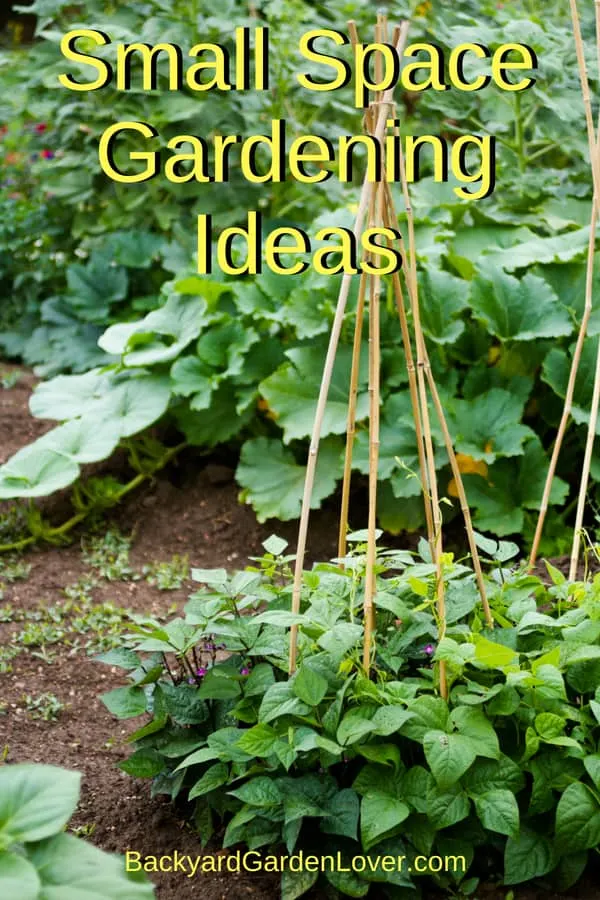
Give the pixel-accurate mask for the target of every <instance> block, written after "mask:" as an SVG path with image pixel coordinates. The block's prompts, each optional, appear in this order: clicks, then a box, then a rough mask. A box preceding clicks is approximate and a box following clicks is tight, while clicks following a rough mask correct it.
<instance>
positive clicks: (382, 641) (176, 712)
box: [100, 533, 600, 896]
mask: <svg viewBox="0 0 600 900" xmlns="http://www.w3.org/2000/svg"><path fill="white" fill-rule="evenodd" d="M351 538H352V540H351V543H352V546H353V547H354V548H355V549H354V550H353V552H352V553H351V554H349V555H348V556H347V557H346V558H345V559H344V560H343V561H340V560H337V561H334V562H333V563H331V564H323V563H321V564H316V565H315V566H314V567H313V568H312V570H310V571H305V572H304V573H303V580H302V594H301V607H300V612H299V614H297V615H296V614H292V613H290V611H289V609H290V599H291V582H292V576H291V571H290V566H289V564H290V562H291V561H292V560H293V557H292V556H289V555H286V553H285V551H286V544H285V542H284V541H280V540H279V539H277V538H274V537H272V538H270V539H269V541H267V542H265V545H264V546H265V553H264V555H263V557H262V558H260V559H258V560H256V562H257V565H256V566H254V567H250V568H248V569H246V570H245V571H243V572H238V573H237V574H235V575H232V576H229V575H228V574H227V572H225V571H224V570H222V569H212V570H198V569H195V570H192V573H191V574H192V578H193V579H194V580H195V581H197V582H199V583H200V584H202V585H203V587H202V588H201V589H200V590H198V591H197V592H196V593H194V594H192V595H191V597H190V599H189V602H188V604H187V606H186V607H185V609H184V612H183V615H181V616H179V617H177V618H175V619H172V620H170V621H167V622H161V621H159V620H156V619H154V618H150V617H144V616H134V617H133V618H134V624H133V625H132V628H131V631H130V635H129V637H128V638H126V640H125V643H124V645H123V647H122V648H120V649H118V650H114V651H111V652H109V653H107V654H105V655H103V656H101V657H100V660H101V661H103V662H105V663H106V664H109V665H112V666H114V665H117V666H120V667H121V668H123V669H124V670H126V671H127V676H128V679H129V685H127V686H124V687H121V688H117V689H115V690H113V691H111V692H110V693H109V694H107V695H105V696H104V697H103V698H102V699H103V702H104V703H105V704H106V706H107V707H108V709H109V710H110V711H111V712H113V713H114V714H115V715H116V716H118V717H120V718H128V717H138V716H141V715H142V714H144V713H146V714H147V718H146V719H145V720H144V719H142V720H141V722H140V725H139V727H138V730H137V731H136V732H135V733H134V734H133V735H132V737H131V740H132V743H133V753H132V754H131V756H130V757H129V759H128V760H126V761H125V762H123V763H121V764H120V766H121V768H122V769H124V771H126V772H128V773H129V774H131V775H133V776H135V777H145V778H150V779H152V790H153V792H154V793H156V794H158V793H161V794H167V795H168V796H170V797H171V798H172V799H174V800H175V799H177V801H178V803H179V804H180V807H181V808H182V809H186V810H187V813H188V816H189V818H190V820H193V822H194V823H195V825H196V828H197V830H198V832H199V835H200V838H201V841H202V844H203V845H204V844H206V842H207V841H209V840H210V839H211V838H212V837H213V836H215V835H216V834H220V835H221V836H222V838H221V839H222V841H223V846H224V847H230V846H233V845H235V844H244V845H246V846H247V847H249V848H251V849H257V848H258V849H260V848H264V849H265V850H266V851H267V850H269V849H272V850H274V849H275V848H277V847H278V846H280V845H285V847H286V849H287V852H288V853H293V852H296V851H299V850H302V851H303V852H304V854H305V855H306V854H315V855H317V856H323V855H327V854H331V855H333V856H334V858H337V857H336V854H337V853H341V855H342V857H343V858H344V859H345V858H351V857H352V856H356V855H360V854H366V855H367V856H368V857H369V858H370V859H371V860H372V863H373V865H376V863H375V861H376V859H377V858H378V857H379V858H381V856H382V855H384V854H385V853H386V852H388V847H390V846H393V848H394V849H393V853H394V855H397V854H398V852H399V848H402V853H403V854H405V855H406V856H407V858H408V859H409V860H413V859H414V858H415V857H416V856H417V855H424V856H432V855H440V856H443V855H444V854H445V853H449V852H450V848H453V850H452V852H453V853H454V852H455V853H458V854H460V855H461V858H462V859H463V860H464V864H463V865H462V867H460V866H457V869H456V871H448V872H443V873H434V872H429V873H427V877H428V878H433V879H434V880H435V882H436V883H437V885H438V887H440V888H442V889H443V890H446V892H447V893H448V894H449V895H450V894H453V892H456V893H459V892H460V891H462V892H464V893H465V894H466V893H467V890H468V886H469V885H471V886H473V885H474V886H476V884H477V879H478V877H480V876H481V875H484V874H485V869H484V867H483V866H482V860H483V859H484V858H485V859H486V860H487V861H488V862H487V863H486V865H492V866H493V867H494V871H495V872H503V873H504V874H503V880H504V884H506V885H513V884H520V883H522V882H525V881H529V880H531V879H534V878H540V877H542V876H544V875H547V874H549V873H552V878H553V879H555V878H556V879H559V881H560V883H561V885H564V886H568V885H570V884H572V883H574V882H575V881H576V880H577V879H578V878H579V876H580V875H581V873H582V871H583V869H584V868H585V865H586V860H587V856H588V851H589V850H591V849H596V848H597V847H598V845H599V844H600V804H599V802H598V794H597V790H598V784H599V780H600V745H599V742H600V689H598V687H597V663H598V659H599V658H600V630H599V629H598V627H597V621H598V614H599V610H600V579H599V578H595V579H594V580H593V581H591V582H576V583H569V582H567V581H566V580H565V579H564V578H563V577H562V576H560V577H559V575H560V573H556V574H555V577H554V584H553V585H552V586H551V587H547V586H546V585H544V583H543V582H542V581H541V580H540V579H539V578H537V577H534V576H531V575H528V574H527V572H526V571H525V568H524V567H518V566H516V565H515V564H514V563H513V565H512V567H511V568H509V561H510V560H512V559H514V556H515V554H516V553H517V552H518V551H517V549H516V547H515V545H514V544H512V543H510V542H506V541H495V540H492V539H489V538H484V537H483V536H478V543H480V544H481V549H482V551H483V553H484V554H485V556H486V557H487V558H488V565H491V568H490V572H489V574H488V575H486V577H485V582H486V589H487V593H488V597H489V600H490V604H491V608H492V613H493V616H494V619H495V622H496V623H497V624H496V627H495V628H494V629H493V630H491V629H489V628H487V627H486V624H485V619H484V617H483V614H482V611H481V607H480V604H479V601H478V595H477V591H476V589H475V585H474V575H473V572H472V570H471V569H470V568H469V567H468V566H466V565H463V564H461V563H458V562H455V561H454V560H453V559H452V558H451V556H448V557H447V558H446V561H445V563H444V573H443V577H444V580H445V582H446V592H447V600H448V627H447V630H446V634H445V636H444V638H443V639H442V640H440V637H439V624H438V621H437V618H436V605H435V594H436V585H435V566H433V565H432V564H431V563H430V562H429V557H428V554H427V553H425V558H419V557H418V556H416V555H415V554H411V553H408V552H406V551H392V550H390V551H386V550H383V549H382V550H380V552H379V555H378V559H377V572H378V576H377V592H376V597H375V602H376V604H377V609H378V612H377V631H376V635H375V638H374V644H373V659H374V664H373V670H372V672H371V673H370V677H367V676H366V674H365V672H364V670H363V668H362V640H363V626H362V603H363V597H364V583H365V582H364V579H365V565H366V555H365V553H366V547H365V545H364V544H362V543H361V541H362V540H363V539H364V535H362V536H361V534H360V533H357V534H356V535H352V536H351ZM340 562H343V567H342V566H341V565H340ZM498 566H499V567H501V568H500V571H499V570H498ZM542 609H543V610H544V612H542V611H541V610H542ZM292 625H296V626H297V627H298V634H297V637H298V663H297V668H296V671H295V673H294V674H293V675H292V676H291V677H288V674H287V672H288V668H287V667H288V653H289V642H290V634H289V629H290V627H291V626H292ZM441 660H444V661H445V663H446V670H447V676H448V686H449V698H448V700H445V699H443V698H442V697H441V696H440V694H439V678H438V676H439V664H440V661H441ZM223 827H224V829H225V830H224V832H223V831H222V830H221V829H222V828H223ZM289 877H290V873H289V872H286V873H285V874H284V875H283V876H282V890H287V887H286V884H287V879H288V878H289ZM321 878H322V879H323V880H324V881H329V882H330V883H331V884H332V885H333V886H334V887H336V888H337V890H339V892H340V893H341V894H342V895H343V896H365V895H367V893H368V892H369V888H370V885H371V881H372V880H373V879H374V880H376V881H377V882H383V883H385V884H387V885H388V886H391V885H394V884H398V885H399V884H400V883H402V885H403V886H404V887H408V888H412V889H413V890H415V889H418V888H419V887H420V886H421V885H420V882H421V881H422V879H421V878H420V876H419V875H418V874H417V870H416V869H415V867H413V868H412V872H410V873H409V872H407V871H406V870H403V871H402V872H396V871H394V872H390V871H389V870H388V871H379V872H378V873H377V876H376V878H375V876H373V875H372V873H371V874H368V870H366V871H363V872H359V871H355V872H353V873H352V878H351V879H349V880H345V879H344V877H343V875H342V873H341V872H339V871H338V872H329V871H328V869H327V867H325V871H324V872H323V873H322V875H321ZM314 880H315V879H312V880H310V883H309V882H308V881H307V882H306V883H304V882H302V883H300V882H298V884H297V885H296V891H297V892H296V893H295V894H294V896H301V895H302V894H303V893H305V892H306V891H307V890H308V889H309V888H310V887H311V886H312V884H313V883H314Z"/></svg>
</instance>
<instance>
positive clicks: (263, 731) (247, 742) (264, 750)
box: [237, 722, 278, 756]
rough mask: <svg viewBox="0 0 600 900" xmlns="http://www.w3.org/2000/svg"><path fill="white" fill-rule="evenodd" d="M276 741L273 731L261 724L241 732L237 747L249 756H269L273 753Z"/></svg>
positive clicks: (268, 726) (275, 733) (275, 734)
mask: <svg viewBox="0 0 600 900" xmlns="http://www.w3.org/2000/svg"><path fill="white" fill-rule="evenodd" d="M277 740H278V736H277V732H276V731H275V729H274V728H272V727H271V726H270V725H266V724H265V723H264V722H261V723H260V724H259V725H253V726H252V728H248V729H247V730H246V731H243V732H242V734H241V737H240V738H239V740H238V741H237V746H238V747H240V748H241V749H242V750H244V752H245V753H248V754H249V755H250V756H270V755H271V754H272V753H273V752H274V747H275V743H276V741H277Z"/></svg>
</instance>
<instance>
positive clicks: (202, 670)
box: [196, 666, 208, 678]
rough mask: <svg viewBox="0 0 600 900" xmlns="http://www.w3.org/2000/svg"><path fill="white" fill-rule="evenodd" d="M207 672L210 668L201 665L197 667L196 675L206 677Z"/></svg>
mask: <svg viewBox="0 0 600 900" xmlns="http://www.w3.org/2000/svg"><path fill="white" fill-rule="evenodd" d="M207 672H208V669H207V668H206V667H205V666H200V668H199V669H196V675H197V676H198V678H204V676H205V675H206V673H207Z"/></svg>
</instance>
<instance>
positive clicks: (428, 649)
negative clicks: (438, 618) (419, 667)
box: [423, 644, 435, 656]
mask: <svg viewBox="0 0 600 900" xmlns="http://www.w3.org/2000/svg"><path fill="white" fill-rule="evenodd" d="M423 653H425V654H427V656H433V654H434V653H435V647H434V646H433V644H427V646H425V647H423Z"/></svg>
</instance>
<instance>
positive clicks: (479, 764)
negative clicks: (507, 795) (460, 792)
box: [461, 754, 525, 797]
mask: <svg viewBox="0 0 600 900" xmlns="http://www.w3.org/2000/svg"><path fill="white" fill-rule="evenodd" d="M461 783H462V785H463V786H464V788H465V790H466V791H467V793H469V794H471V796H473V797H475V796H477V795H479V794H485V793H486V791H495V790H501V789H503V788H507V789H510V790H511V791H512V792H513V793H515V794H518V793H519V791H521V790H523V788H524V787H525V776H524V774H523V772H522V771H521V768H520V767H519V766H518V765H517V763H515V762H513V760H512V759H511V758H510V757H509V756H505V755H504V754H501V755H500V757H499V758H498V759H497V760H491V759H477V760H475V762H474V763H473V765H472V766H471V768H470V769H469V771H468V772H467V773H466V775H465V776H464V778H463V779H462V782H461Z"/></svg>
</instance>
